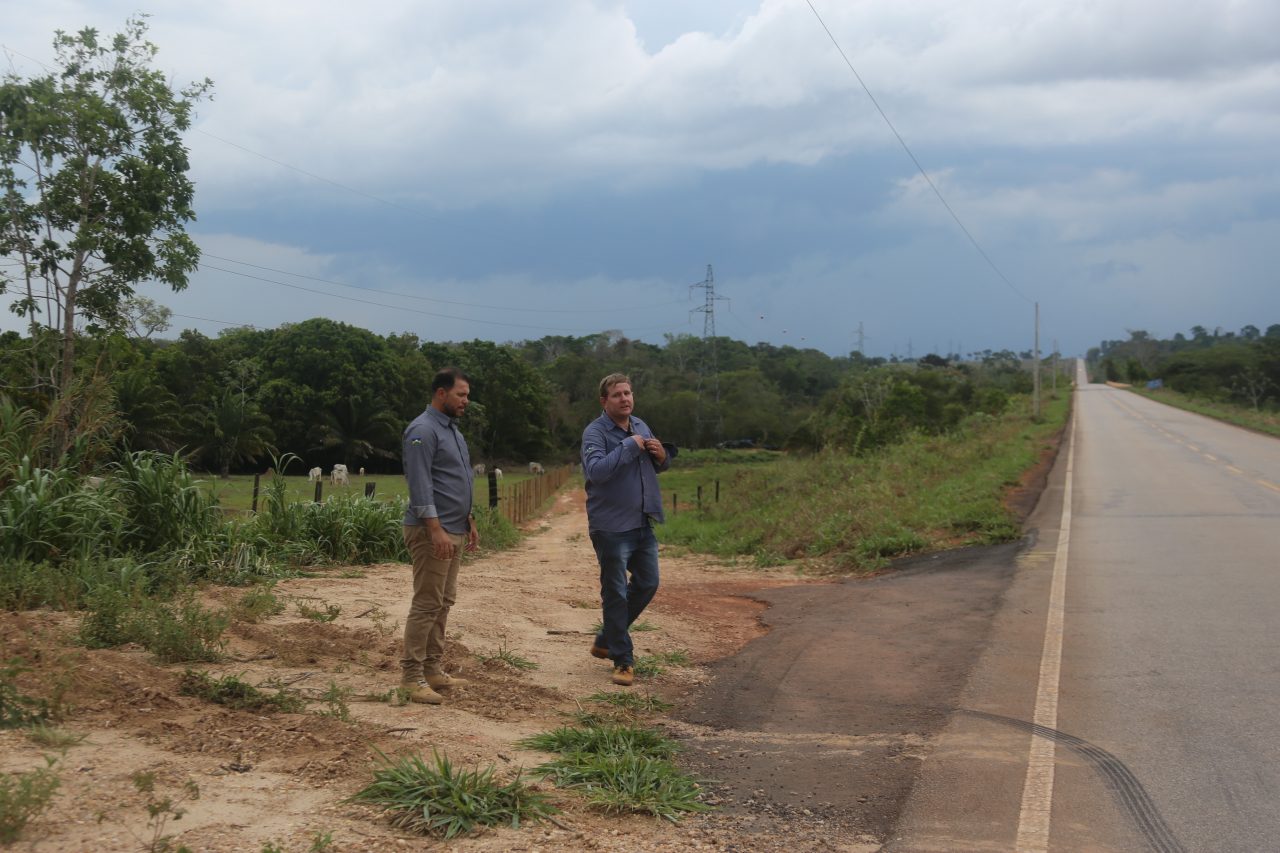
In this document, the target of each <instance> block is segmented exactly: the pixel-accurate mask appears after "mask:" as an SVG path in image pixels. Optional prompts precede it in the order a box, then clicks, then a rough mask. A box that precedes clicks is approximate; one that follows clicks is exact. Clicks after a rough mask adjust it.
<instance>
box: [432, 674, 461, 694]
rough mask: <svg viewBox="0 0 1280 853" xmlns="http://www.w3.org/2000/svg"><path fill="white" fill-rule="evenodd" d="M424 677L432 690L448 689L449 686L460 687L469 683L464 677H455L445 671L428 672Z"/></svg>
mask: <svg viewBox="0 0 1280 853" xmlns="http://www.w3.org/2000/svg"><path fill="white" fill-rule="evenodd" d="M426 678H427V684H429V685H431V689H432V690H448V689H449V688H450V687H462V686H464V685H466V684H468V683H470V682H469V681H468V680H467V679H465V678H455V677H454V676H452V675H449V674H448V673H446V672H434V673H433V672H429V673H427V676H426Z"/></svg>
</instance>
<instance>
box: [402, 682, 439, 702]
mask: <svg viewBox="0 0 1280 853" xmlns="http://www.w3.org/2000/svg"><path fill="white" fill-rule="evenodd" d="M400 689H401V690H403V691H405V693H406V694H408V697H409V701H410V702H419V703H421V704H423V705H439V704H440V703H441V702H443V701H444V697H443V696H441V695H440V694H439V693H437V692H436V691H435V690H433V689H432V688H431V685H430V684H428V683H427V682H426V681H425V680H422V681H402V682H400Z"/></svg>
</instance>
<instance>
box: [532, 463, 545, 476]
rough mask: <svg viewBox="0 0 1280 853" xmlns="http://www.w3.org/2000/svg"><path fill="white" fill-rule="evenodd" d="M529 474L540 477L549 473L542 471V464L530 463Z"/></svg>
mask: <svg viewBox="0 0 1280 853" xmlns="http://www.w3.org/2000/svg"><path fill="white" fill-rule="evenodd" d="M529 473H530V474H533V475H535V476H538V475H541V474H545V473H547V472H546V471H544V470H543V469H542V463H541V462H530V463H529Z"/></svg>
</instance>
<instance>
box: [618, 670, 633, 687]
mask: <svg viewBox="0 0 1280 853" xmlns="http://www.w3.org/2000/svg"><path fill="white" fill-rule="evenodd" d="M635 680H636V671H635V669H634V668H632V667H629V666H615V667H614V668H613V683H614V684H621V685H622V686H623V687H630V686H631V685H632V684H634V683H635Z"/></svg>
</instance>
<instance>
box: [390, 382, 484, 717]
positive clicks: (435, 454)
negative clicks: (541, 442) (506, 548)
mask: <svg viewBox="0 0 1280 853" xmlns="http://www.w3.org/2000/svg"><path fill="white" fill-rule="evenodd" d="M470 395H471V382H470V381H469V380H468V379H467V377H466V375H465V374H463V372H462V371H460V370H458V369H457V368H456V367H446V368H444V369H443V370H441V371H440V372H439V373H437V374H436V375H435V378H434V379H433V380H432V382H431V405H430V406H428V407H427V409H426V411H424V412H423V413H422V414H421V415H418V417H417V418H415V419H414V420H413V422H412V423H410V424H409V426H408V427H407V428H405V431H404V446H403V452H404V476H405V478H406V479H407V480H408V481H409V505H408V506H407V507H406V508H405V513H404V542H405V545H407V546H408V548H409V554H410V556H411V557H412V558H413V601H412V602H411V603H410V605H409V617H408V618H407V619H406V620H405V623H404V657H403V658H401V660H400V667H401V681H400V686H401V688H403V689H404V690H406V691H407V692H408V696H409V699H410V700H412V701H414V702H423V703H426V704H428V705H439V704H440V703H441V702H442V701H443V699H444V697H442V696H441V695H440V694H439V693H438V692H437V691H439V690H444V689H446V688H449V687H457V686H459V685H461V684H464V683H465V681H464V680H463V679H460V678H453V677H451V676H449V675H447V674H446V673H445V671H444V670H443V669H441V666H440V659H441V658H442V657H443V656H444V629H445V625H446V623H447V621H448V619H449V608H450V607H452V606H453V603H454V601H455V600H456V597H457V587H458V566H459V565H460V564H461V562H462V552H463V550H464V549H465V550H467V551H474V550H475V549H476V547H477V546H478V545H479V543H480V534H479V533H478V532H477V531H476V522H475V519H474V518H473V517H472V515H471V499H472V478H471V454H470V452H469V451H468V450H467V440H466V439H465V438H463V437H462V433H460V432H459V431H458V423H457V420H458V418H459V417H461V416H462V413H463V412H465V411H466V410H467V403H468V402H469V401H470Z"/></svg>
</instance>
